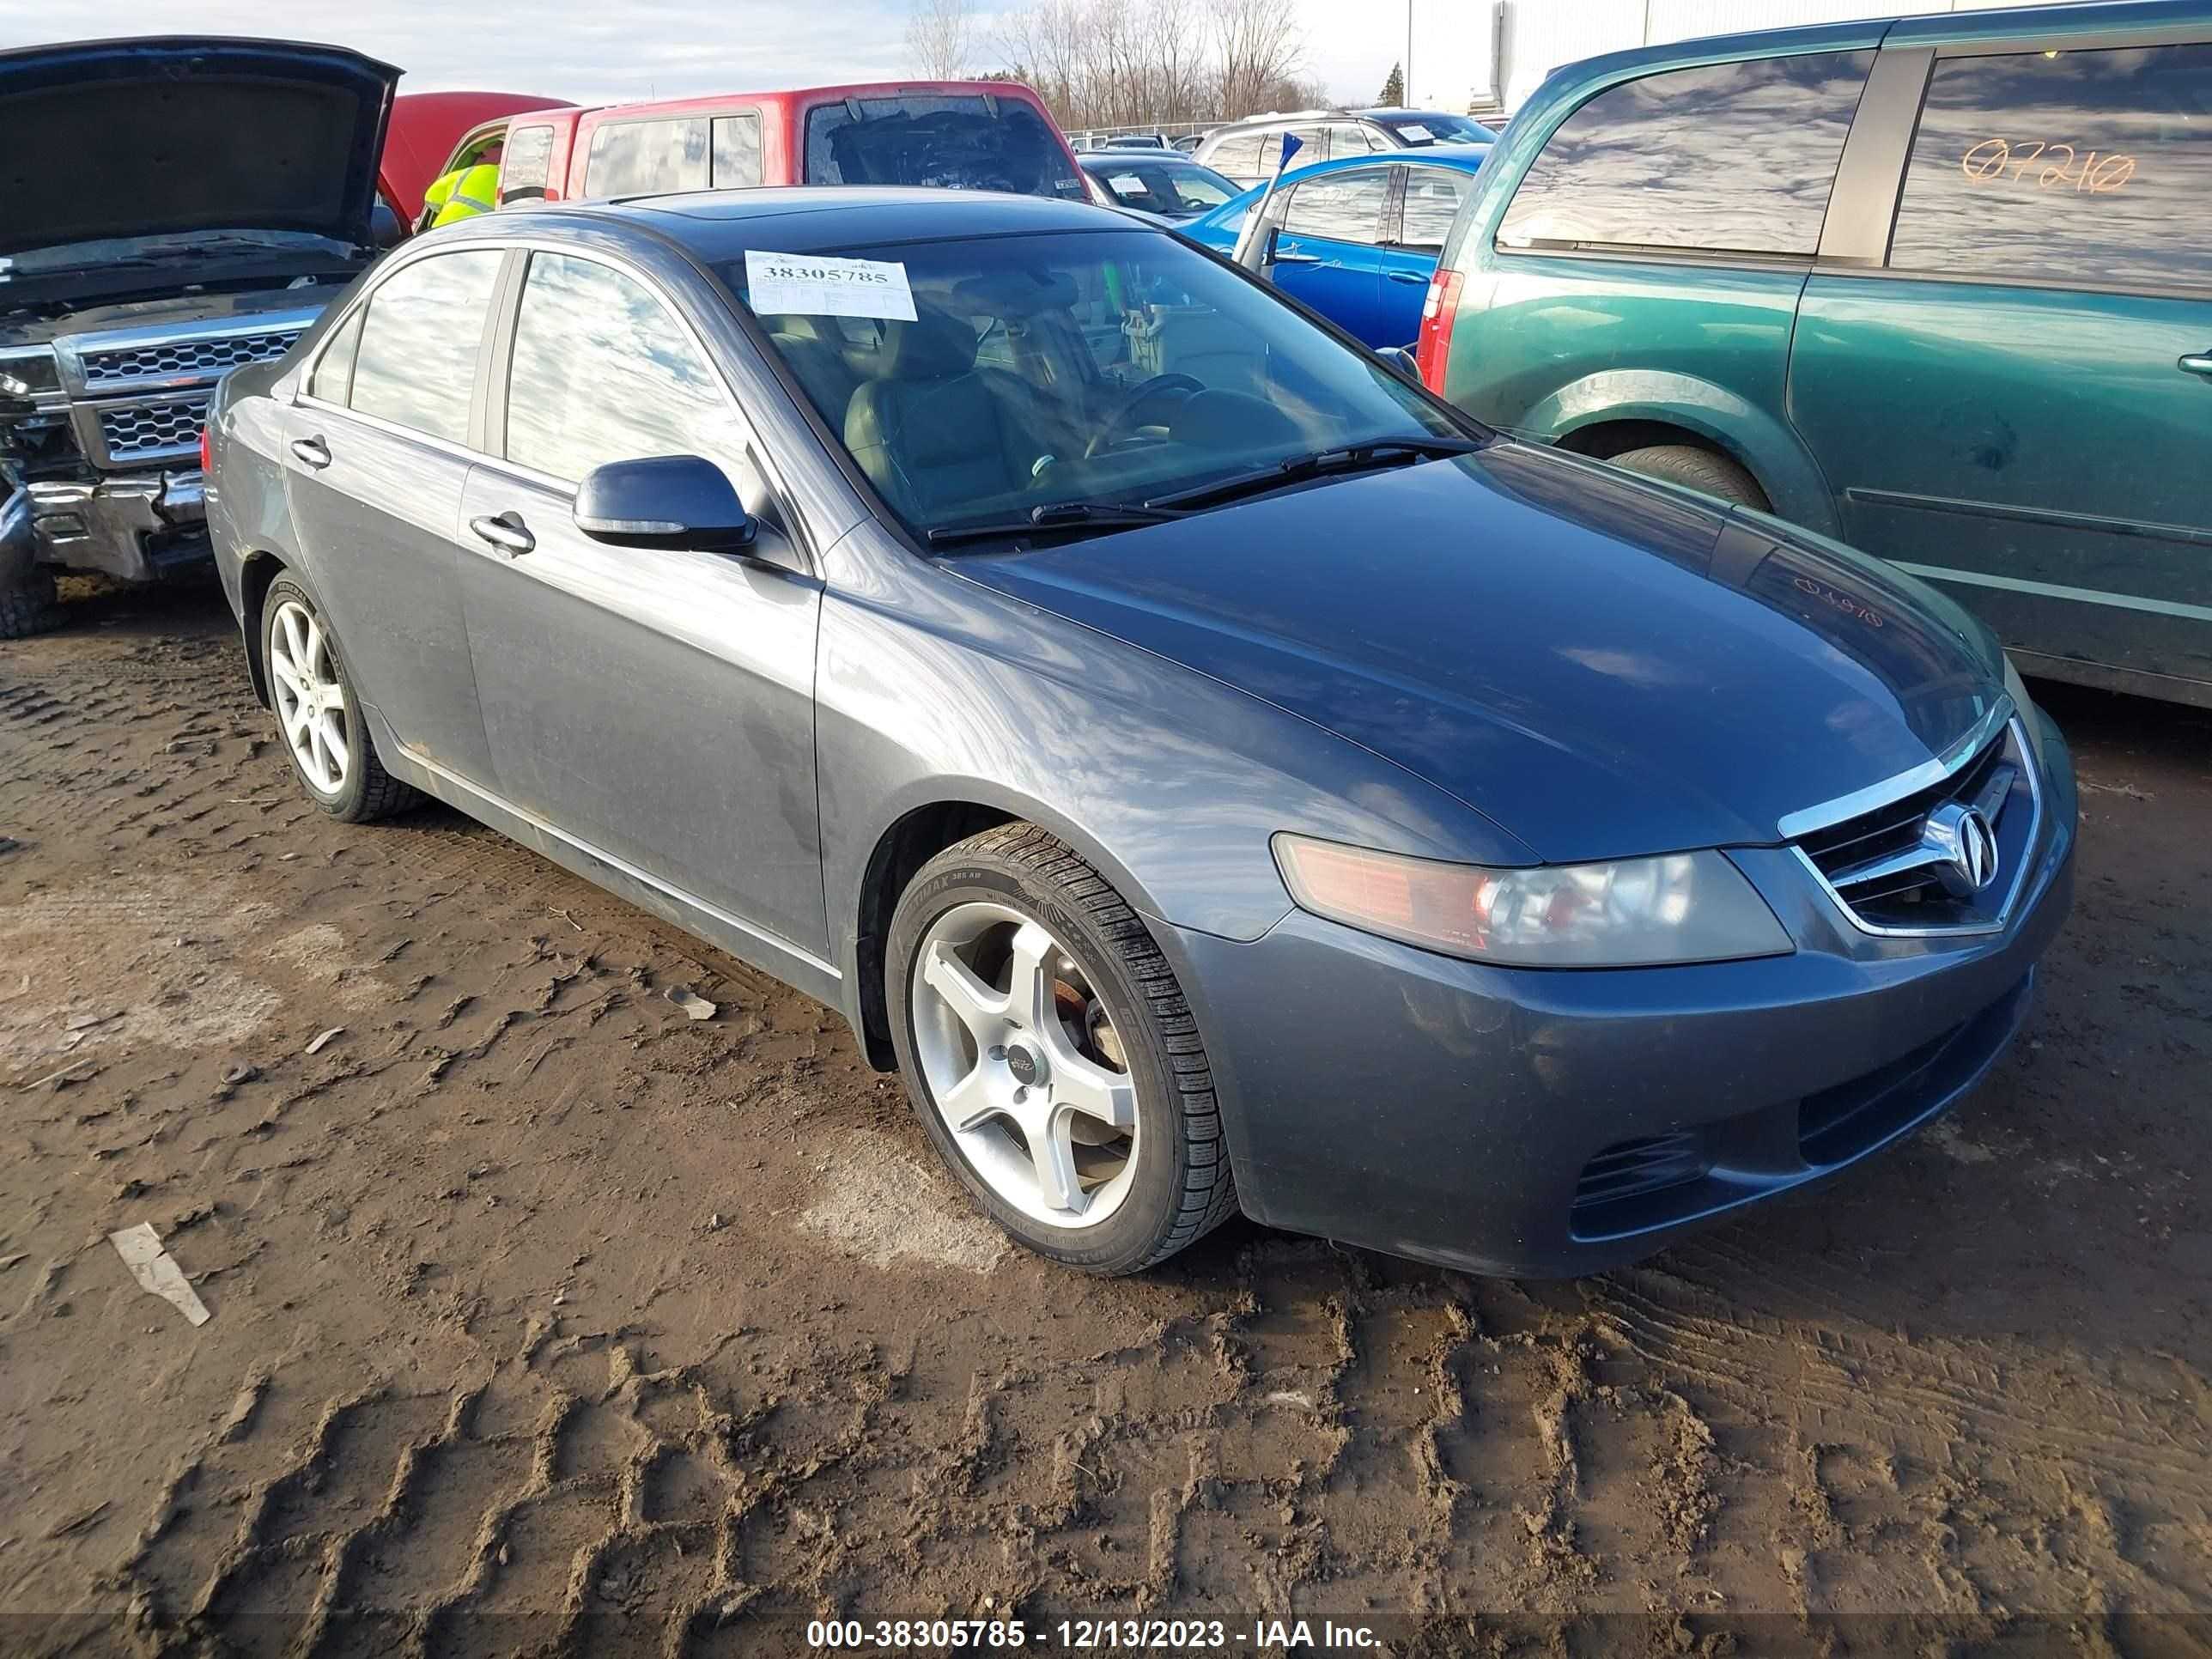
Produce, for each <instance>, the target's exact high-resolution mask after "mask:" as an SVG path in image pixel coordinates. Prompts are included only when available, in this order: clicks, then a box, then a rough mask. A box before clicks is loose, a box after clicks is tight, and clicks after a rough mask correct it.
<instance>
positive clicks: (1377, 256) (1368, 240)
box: [1273, 162, 1419, 346]
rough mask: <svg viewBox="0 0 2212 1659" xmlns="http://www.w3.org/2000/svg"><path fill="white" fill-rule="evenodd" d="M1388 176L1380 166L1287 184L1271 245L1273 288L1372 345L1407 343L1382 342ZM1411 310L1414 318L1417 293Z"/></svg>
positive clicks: (1385, 340)
mask: <svg viewBox="0 0 2212 1659" xmlns="http://www.w3.org/2000/svg"><path fill="white" fill-rule="evenodd" d="M1390 174H1391V169H1390V168H1389V167H1387V166H1385V165H1383V164H1382V163H1379V162H1378V163H1377V164H1376V165H1375V166H1374V167H1353V168H1351V169H1349V170H1347V171H1346V172H1342V173H1322V175H1321V176H1320V177H1318V178H1314V179H1304V180H1303V181H1301V182H1300V183H1298V184H1296V185H1292V186H1291V189H1290V191H1289V197H1290V199H1289V201H1288V202H1287V203H1286V204H1285V205H1284V207H1283V209H1282V216H1283V220H1282V223H1283V228H1282V234H1280V235H1279V237H1277V238H1276V240H1275V264H1274V271H1273V275H1274V279H1275V283H1276V286H1277V287H1279V288H1280V289H1282V290H1283V292H1284V293H1285V294H1288V295H1291V297H1292V298H1294V299H1297V300H1302V301H1304V302H1305V303H1306V304H1307V305H1310V306H1311V307H1313V308H1314V309H1315V310H1316V311H1318V312H1320V313H1322V315H1323V316H1324V317H1327V318H1328V319H1329V320H1330V321H1331V322H1333V323H1334V324H1336V325H1338V326H1339V327H1340V328H1345V329H1348V330H1350V331H1352V333H1354V334H1356V335H1358V337H1360V338H1361V339H1362V340H1364V341H1365V342H1366V343H1368V344H1369V345H1371V346H1390V345H1403V344H1405V343H1406V340H1394V339H1386V338H1385V337H1384V336H1385V335H1386V334H1387V333H1388V332H1389V327H1388V325H1387V324H1386V322H1385V316H1384V312H1383V269H1382V267H1383V255H1382V251H1381V250H1382V245H1383V220H1384V216H1385V215H1386V214H1387V213H1388V211H1389V205H1390ZM1414 309H1415V313H1416V318H1417V319H1418V315H1419V295H1415V305H1414ZM1406 338H1407V339H1411V338H1412V336H1411V335H1410V334H1409V335H1407V337H1406Z"/></svg>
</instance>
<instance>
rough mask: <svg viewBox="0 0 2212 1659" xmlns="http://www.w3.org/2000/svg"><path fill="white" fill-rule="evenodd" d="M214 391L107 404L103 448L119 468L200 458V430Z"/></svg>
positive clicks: (102, 423)
mask: <svg viewBox="0 0 2212 1659" xmlns="http://www.w3.org/2000/svg"><path fill="white" fill-rule="evenodd" d="M214 395H215V394H214V392H212V391H207V392H190V393H187V394H185V395H184V396H181V397H176V398H141V399H137V400H136V401H133V402H131V403H126V404H103V405H102V406H101V408H100V447H101V448H103V449H104V450H106V452H107V459H108V460H109V461H111V462H112V463H114V464H115V465H118V466H125V465H137V464H138V463H141V462H147V461H167V460H181V459H184V458H185V457H186V456H195V457H196V456H197V454H198V453H199V447H200V428H201V427H202V426H204V425H205V424H206V422H207V410H208V400H209V399H210V398H212V397H213V396H214Z"/></svg>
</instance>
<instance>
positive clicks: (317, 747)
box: [269, 599, 352, 795]
mask: <svg viewBox="0 0 2212 1659" xmlns="http://www.w3.org/2000/svg"><path fill="white" fill-rule="evenodd" d="M269 680H270V690H272V691H274V692H275V694H276V719H277V720H278V722H279V724H281V725H282V726H283V730H284V742H285V744H286V745H287V746H288V747H289V748H290V750H291V751H292V758H293V759H294V760H295V762H297V763H299V768H300V771H301V775H304V776H305V777H306V778H307V781H308V782H309V783H312V784H313V785H314V787H316V788H317V789H319V790H320V791H321V792H322V793H324V794H326V795H335V794H337V793H338V791H339V790H341V789H343V787H345V781H346V769H347V767H348V766H349V764H350V763H351V761H352V754H351V751H350V750H349V748H348V747H347V744H346V692H345V685H344V683H343V681H341V680H340V679H339V678H338V671H337V662H336V661H335V660H334V659H332V657H331V641H330V635H328V634H327V633H326V632H325V631H324V629H323V624H322V623H321V620H320V619H319V618H318V617H316V615H315V613H314V612H313V611H310V610H308V609H307V606H305V605H301V604H300V603H299V602H298V601H297V600H295V599H287V600H285V601H284V602H283V604H282V605H279V606H277V608H276V617H275V618H274V619H273V620H272V621H271V623H270V629H269Z"/></svg>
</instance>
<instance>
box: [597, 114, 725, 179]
mask: <svg viewBox="0 0 2212 1659" xmlns="http://www.w3.org/2000/svg"><path fill="white" fill-rule="evenodd" d="M708 148H709V140H708V123H707V118H706V117H705V116H703V115H694V116H687V117H685V118H684V119H682V120H676V121H617V122H612V123H610V124H609V125H605V126H603V127H601V128H600V129H599V131H597V132H594V133H593V134H592V159H591V163H590V165H589V166H588V167H586V169H585V172H584V194H586V196H661V195H666V194H668V193H670V192H671V191H685V190H705V189H707V188H708Z"/></svg>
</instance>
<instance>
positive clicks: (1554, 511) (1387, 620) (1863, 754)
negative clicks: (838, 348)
mask: <svg viewBox="0 0 2212 1659" xmlns="http://www.w3.org/2000/svg"><path fill="white" fill-rule="evenodd" d="M957 568H958V569H959V570H960V571H961V573H962V574H965V575H967V576H969V577H970V578H972V579H973V580H976V581H979V582H982V583H985V584H987V585H988V586H992V587H994V588H996V589H998V590H1000V592H1005V593H1006V594H1008V595H1010V596H1012V597H1015V598H1018V599H1022V600H1025V601H1027V602H1029V603H1030V604H1033V605H1037V606H1039V607H1041V608H1042V609H1044V610H1046V611H1053V612H1054V613H1056V614H1058V615H1060V616H1063V617H1067V618H1069V619H1070V620H1072V621H1075V622H1078V623H1083V624H1085V625H1086V626H1089V627H1091V628H1094V629H1099V630H1101V631H1103V632H1104V633H1107V634H1109V635H1114V636H1115V637H1117V638H1119V639H1121V640H1124V641H1127V642H1129V643H1130V644H1132V645H1135V646H1138V647H1142V648H1144V649H1146V650H1147V651H1151V652H1153V653H1158V655H1160V656H1163V657H1166V658H1169V659H1173V660H1174V661H1176V662H1177V663H1180V664H1182V665H1184V666H1186V667H1188V668H1190V669H1194V670H1195V671H1199V672H1201V673H1204V674H1206V675H1209V676H1211V677H1212V678H1216V679H1218V680H1220V681H1223V682H1225V683H1226V684H1231V685H1233V686H1236V687H1237V688H1239V689H1241V690H1243V691H1246V692H1248V693H1249V694H1250V695H1251V696H1255V697H1258V698H1261V699H1263V700H1264V701H1266V702H1270V703H1273V704H1275V705H1277V706H1278V707H1279V708H1284V709H1286V710H1289V711H1291V713H1293V714H1297V715H1300V716H1302V717H1304V719H1306V720H1310V721H1312V722H1313V723H1314V724H1316V726H1322V727H1325V728H1327V729H1328V731H1330V732H1335V733H1337V734H1338V735H1339V736H1340V737H1343V738H1347V739H1349V740H1350V741H1352V742H1353V743H1356V744H1361V745H1363V746H1364V747H1365V748H1367V749H1369V750H1372V751H1373V752H1375V753H1376V754H1377V755H1380V756H1383V757H1385V758H1387V759H1389V760H1390V761H1392V762H1395V763H1397V764H1398V765H1400V766H1401V767H1404V768H1406V769H1408V770H1410V771H1412V772H1413V773H1415V774H1417V775H1419V776H1420V777H1422V778H1424V779H1425V780H1426V781H1429V782H1430V783H1431V784H1434V785H1436V786H1437V787H1440V788H1443V789H1444V790H1447V791H1449V793H1452V794H1454V795H1455V796H1457V797H1458V798H1459V799H1461V800H1462V801H1464V802H1465V803H1467V804H1468V805H1470V806H1473V807H1474V808H1475V809H1476V810H1477V811H1480V812H1481V813H1483V814H1484V815H1485V816H1486V817H1488V818H1490V819H1491V820H1492V822H1493V823H1496V824H1498V826H1499V827H1500V828H1501V829H1504V830H1505V831H1506V832H1508V833H1509V834H1510V836H1513V837H1515V838H1516V839H1517V840H1519V841H1520V842H1522V844H1524V845H1525V846H1526V847H1527V848H1529V849H1530V851H1531V852H1532V854H1534V856H1535V857H1536V858H1538V859H1541V860H1545V861H1547V862H1563V863H1564V862H1573V861H1576V860H1586V859H1601V858H1618V857H1628V856H1634V855H1637V854H1651V853H1661V852H1671V851H1676V850H1680V849H1683V848H1695V847H1712V846H1741V845H1758V844H1772V843H1774V842H1778V841H1779V840H1781V839H1782V836H1781V833H1780V829H1779V824H1780V820H1781V819H1782V818H1783V817H1784V816H1785V815H1787V814H1790V813H1794V812H1798V811H1803V810H1805V809H1807V808H1809V807H1814V806H1817V805H1820V804H1822V803H1824V802H1827V801H1830V800H1833V799H1836V798H1838V797H1839V796H1843V795H1845V794H1849V793H1853V792H1855V791H1857V790H1861V789H1863V788H1866V787H1869V786H1872V785H1875V784H1879V783H1881V782H1883V781H1887V780H1888V779H1890V778H1893V777H1895V776H1896V775H1898V774H1899V773H1902V772H1905V771H1908V770H1910V769H1912V768H1914V767H1916V766H1918V765H1921V764H1923V763H1925V762H1927V761H1928V760H1929V759H1930V758H1931V757H1935V756H1936V755H1939V754H1941V753H1942V751H1944V750H1947V749H1948V748H1949V747H1951V746H1952V745H1953V744H1955V743H1956V742H1957V740H1958V739H1959V738H1960V737H1962V736H1963V735H1965V734H1966V732H1969V731H1970V730H1971V729H1972V728H1973V727H1974V726H1976V725H1977V724H1978V723H1979V722H1980V721H1981V720H1983V719H1984V717H1985V716H1986V715H1987V714H1988V712H1989V710H1990V707H1991V706H1992V704H1993V703H1994V702H1996V699H1997V698H1998V697H2000V696H2002V673H2003V665H2002V656H2001V655H2000V653H1998V652H1997V649H1996V645H1995V643H1994V641H1991V640H1990V636H1989V635H1988V633H1987V630H1985V629H1983V628H1981V626H1980V625H1979V624H1978V623H1974V622H1972V620H1970V619H1969V618H1968V617H1966V615H1965V613H1964V612H1963V611H1960V610H1959V609H1958V607H1957V606H1956V605H1953V604H1952V603H1951V602H1950V601H1949V600H1948V599H1944V598H1942V596H1941V595H1939V594H1937V593H1936V592H1934V591H1933V590H1932V589H1930V588H1929V587H1927V586H1923V585H1922V584H1920V583H1918V582H1916V581H1914V580H1912V579H1911V578H1910V577H1908V576H1905V575H1904V574H1902V573H1899V572H1897V571H1895V570H1893V569H1892V568H1889V567H1888V566H1886V565H1884V564H1882V563H1881V562H1878V561H1876V560H1874V559H1871V558H1869V557H1866V556H1863V555H1860V554H1857V553H1853V552H1851V551H1850V550H1848V549H1845V548H1842V547H1839V546H1837V545H1835V544H1831V543H1825V542H1820V541H1818V540H1815V539H1814V538H1806V537H1802V536H1801V535H1800V534H1798V533H1797V532H1790V531H1788V530H1786V529H1784V527H1783V526H1779V525H1777V524H1775V523H1774V522H1773V521H1771V520H1765V519H1763V518H1747V517H1744V516H1741V515H1738V516H1735V517H1731V516H1729V515H1728V514H1725V513H1722V512H1720V511H1718V510H1717V509H1712V508H1709V507H1705V505H1703V504H1702V503H1701V502H1699V501H1698V500H1697V499H1696V498H1693V497H1691V496H1689V495H1686V494H1682V493H1678V492H1676V491H1674V490H1672V489H1665V488H1662V487H1660V486H1656V485H1652V484H1649V483H1644V482H1643V481H1641V480H1636V479H1631V478H1629V477H1627V476H1626V475H1625V474H1620V473H1617V472H1614V471H1611V470H1610V469H1607V468H1602V467H1600V466H1598V465H1595V464H1594V463H1589V462H1582V461H1578V460H1573V459H1565V458H1562V457H1559V456H1558V455H1556V454H1554V453H1550V452H1546V451H1541V450H1537V449H1534V448H1531V447H1527V446H1523V445H1520V444H1515V443H1507V442H1501V443H1498V444H1495V445H1492V446H1490V447H1487V448H1486V449H1485V450H1483V451H1482V452H1480V453H1476V454H1474V455H1470V456H1468V457H1465V458H1463V459H1455V460H1449V461H1434V462H1430V463H1428V464H1425V465H1419V466H1415V467H1410V468H1407V469H1404V470H1402V471H1395V472H1389V473H1382V474H1370V475H1367V476H1364V477H1357V478H1352V479H1349V480H1345V481H1341V482H1338V483H1329V484H1323V485H1320V486H1316V487H1313V488H1309V489H1300V490H1295V491H1291V492H1286V493H1285V494H1282V495H1275V496H1273V497H1269V498H1267V499H1265V500H1261V501H1253V502H1249V503H1245V504H1243V505H1240V506H1237V507H1229V508H1225V509H1223V510H1219V511H1216V512H1212V513H1200V514H1197V515H1194V517H1192V518H1190V519H1188V520H1183V521H1181V522H1178V523H1175V524H1169V525H1162V526H1148V527H1146V528H1144V529H1140V530H1136V531H1131V532H1125V533H1123V534H1120V535H1116V536H1112V537H1109V538H1100V539H1097V540H1092V541H1088V542H1081V543H1077V544H1071V545H1069V546H1066V547H1064V548H1059V549H1054V550H1043V551H1037V552H1031V553H1026V554H1016V555H1011V556H988V555H979V556H969V557H966V558H963V559H961V560H960V561H958V562H957Z"/></svg>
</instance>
